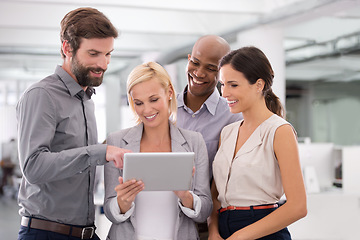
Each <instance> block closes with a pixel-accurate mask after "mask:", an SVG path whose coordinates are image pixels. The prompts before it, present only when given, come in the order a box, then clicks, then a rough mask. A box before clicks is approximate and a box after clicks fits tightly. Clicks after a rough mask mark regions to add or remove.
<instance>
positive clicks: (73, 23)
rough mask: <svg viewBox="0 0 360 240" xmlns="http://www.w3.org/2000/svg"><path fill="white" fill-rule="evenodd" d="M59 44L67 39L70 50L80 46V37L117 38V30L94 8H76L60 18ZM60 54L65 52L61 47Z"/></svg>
mask: <svg viewBox="0 0 360 240" xmlns="http://www.w3.org/2000/svg"><path fill="white" fill-rule="evenodd" d="M60 25H61V32H60V40H61V44H62V43H63V42H64V41H68V42H69V44H70V47H71V48H72V51H73V52H74V53H76V51H77V50H78V49H79V47H80V43H81V38H86V39H92V38H108V37H113V38H117V36H118V31H117V30H116V28H115V27H114V26H113V25H112V23H111V22H110V20H109V19H108V18H107V17H106V16H105V15H104V14H103V13H102V12H100V11H98V10H97V9H95V8H88V7H87V8H78V9H75V10H73V11H71V12H69V13H67V14H66V15H65V17H64V18H63V19H62V20H61V24H60ZM61 55H62V57H63V58H65V54H64V52H63V51H62V49H61Z"/></svg>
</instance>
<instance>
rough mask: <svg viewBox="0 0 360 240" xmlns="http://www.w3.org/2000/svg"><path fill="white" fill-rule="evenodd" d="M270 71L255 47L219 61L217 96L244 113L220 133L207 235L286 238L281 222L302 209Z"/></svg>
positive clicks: (294, 158)
mask: <svg viewBox="0 0 360 240" xmlns="http://www.w3.org/2000/svg"><path fill="white" fill-rule="evenodd" d="M273 77H274V73H273V70H272V67H271V65H270V62H269V61H268V59H267V57H266V56H265V54H264V53H263V52H262V51H261V50H260V49H258V48H255V47H244V48H240V49H238V50H235V51H232V52H230V53H229V54H228V55H226V56H225V57H223V58H222V60H221V62H220V79H221V83H222V92H223V96H224V97H225V98H226V99H227V101H228V105H229V107H230V111H231V112H232V113H238V112H242V114H243V117H244V119H243V120H242V121H239V122H236V123H233V124H230V125H228V126H226V127H225V128H224V129H223V130H222V132H221V135H220V146H219V150H218V152H217V154H216V156H215V159H214V163H213V172H214V180H215V184H212V195H213V202H214V208H213V211H212V214H211V217H210V218H209V239H239V240H240V239H241V240H242V239H267V240H272V239H273V240H285V239H286V240H288V239H291V235H290V233H289V231H288V229H287V226H288V225H290V224H291V223H293V222H295V221H296V220H298V219H300V218H302V217H304V216H305V215H306V213H307V210H306V194H305V188H304V183H303V178H302V174H301V168H300V163H299V154H298V149H297V141H296V133H295V130H294V129H293V127H292V126H291V125H290V124H289V123H288V122H287V121H285V120H284V119H283V107H282V105H281V103H280V101H279V99H278V97H277V96H276V95H275V94H274V93H273V91H272V89H271V86H272V83H273ZM284 193H285V195H286V202H285V204H283V205H282V206H281V207H280V206H279V203H278V202H279V201H280V198H281V197H282V195H283V194H284Z"/></svg>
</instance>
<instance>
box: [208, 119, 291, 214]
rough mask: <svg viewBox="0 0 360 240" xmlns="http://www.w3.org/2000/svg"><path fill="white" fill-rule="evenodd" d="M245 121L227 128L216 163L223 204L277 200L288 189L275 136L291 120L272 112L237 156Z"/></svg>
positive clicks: (214, 163)
mask: <svg viewBox="0 0 360 240" xmlns="http://www.w3.org/2000/svg"><path fill="white" fill-rule="evenodd" d="M241 123H242V121H239V122H235V123H232V124H230V125H228V126H226V127H224V129H223V130H222V132H221V146H220V147H219V150H218V152H217V154H216V156H215V159H214V162H213V174H214V180H215V183H216V187H217V190H218V192H219V196H218V200H219V201H220V203H221V207H223V208H224V207H227V206H251V205H260V204H271V203H276V202H278V201H279V200H280V198H281V196H282V195H283V194H284V190H283V187H282V181H281V175H280V169H279V164H278V161H277V159H276V157H275V153H274V147H273V143H274V136H275V131H276V129H277V128H278V127H280V126H281V125H284V124H289V123H288V122H287V121H285V120H284V119H283V118H281V117H279V116H278V115H276V114H274V115H272V116H271V117H269V118H268V119H266V120H265V121H264V122H263V123H261V124H260V125H259V126H258V127H257V128H256V129H255V131H254V132H253V133H252V135H251V136H250V137H249V138H248V139H247V141H246V142H245V143H244V145H243V146H242V147H241V148H240V149H239V151H238V152H237V153H236V155H235V157H234V159H233V156H234V151H235V147H236V140H237V136H238V130H239V127H240V125H241ZM294 132H295V130H294Z"/></svg>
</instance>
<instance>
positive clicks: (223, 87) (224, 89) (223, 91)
mask: <svg viewBox="0 0 360 240" xmlns="http://www.w3.org/2000/svg"><path fill="white" fill-rule="evenodd" d="M221 94H222V96H223V97H224V98H226V97H228V96H229V94H228V89H227V87H225V85H223V84H222V85H221Z"/></svg>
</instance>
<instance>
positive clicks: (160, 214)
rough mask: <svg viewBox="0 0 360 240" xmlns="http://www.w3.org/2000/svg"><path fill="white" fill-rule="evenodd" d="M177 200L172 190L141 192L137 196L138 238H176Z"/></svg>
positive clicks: (146, 239)
mask: <svg viewBox="0 0 360 240" xmlns="http://www.w3.org/2000/svg"><path fill="white" fill-rule="evenodd" d="M177 201H178V198H177V196H176V195H175V193H174V192H172V191H142V192H140V193H139V194H138V195H137V196H136V198H135V216H136V217H135V220H136V235H137V238H136V239H138V240H150V239H151V240H154V239H156V240H172V239H174V236H175V223H176V218H177V215H178V204H177Z"/></svg>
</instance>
